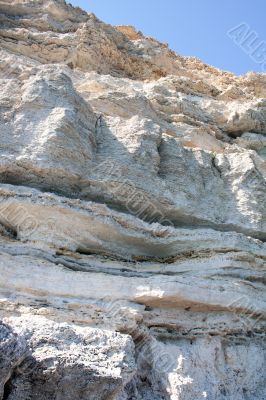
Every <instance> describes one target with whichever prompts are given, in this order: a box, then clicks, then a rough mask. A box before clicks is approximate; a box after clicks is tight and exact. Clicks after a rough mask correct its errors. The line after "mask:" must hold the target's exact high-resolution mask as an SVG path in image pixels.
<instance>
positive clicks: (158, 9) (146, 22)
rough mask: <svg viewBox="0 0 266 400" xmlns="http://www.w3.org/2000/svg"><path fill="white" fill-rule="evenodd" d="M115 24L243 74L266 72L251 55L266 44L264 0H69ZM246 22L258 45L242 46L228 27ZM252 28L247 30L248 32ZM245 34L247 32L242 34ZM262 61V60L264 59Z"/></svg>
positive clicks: (265, 8)
mask: <svg viewBox="0 0 266 400" xmlns="http://www.w3.org/2000/svg"><path fill="white" fill-rule="evenodd" d="M67 2H69V3H71V4H72V5H73V6H79V7H81V8H83V9H85V10H87V11H89V12H93V13H94V14H96V16H97V17H98V18H100V19H101V20H103V21H104V22H107V23H110V24H112V25H134V26H135V27H136V28H137V30H140V31H142V32H143V33H144V34H145V35H147V36H153V37H155V38H156V39H158V40H160V41H162V42H166V43H168V44H169V46H170V47H171V48H172V49H173V50H175V51H176V52H177V53H178V54H181V55H188V56H196V57H198V58H200V59H201V60H202V61H204V62H206V63H208V64H211V65H214V66H216V67H218V68H221V69H225V70H227V71H232V72H234V73H236V74H238V75H239V74H243V73H246V72H248V71H258V72H266V51H265V66H264V69H262V65H261V63H258V62H256V60H255V59H254V58H252V56H251V55H250V54H251V52H252V51H251V50H252V49H255V48H256V45H260V44H261V43H262V46H263V43H265V46H266V0H220V1H219V0H182V1H181V0H131V1H130V0H67ZM241 23H246V24H248V25H249V26H250V28H251V30H253V31H255V33H254V34H253V36H252V38H254V40H255V39H256V42H255V43H254V46H255V47H253V48H252V46H251V47H249V48H248V50H246V51H244V50H243V49H242V48H241V47H239V46H238V45H236V44H235V42H234V41H233V40H232V39H231V38H229V37H228V35H227V31H228V30H230V29H232V28H234V27H235V26H238V25H239V24H241ZM247 34H248V32H247V31H246V32H245V35H247ZM243 38H244V36H243ZM263 64H264V63H263Z"/></svg>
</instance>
